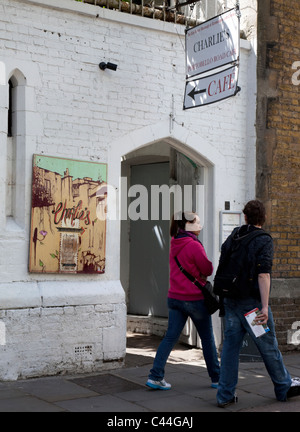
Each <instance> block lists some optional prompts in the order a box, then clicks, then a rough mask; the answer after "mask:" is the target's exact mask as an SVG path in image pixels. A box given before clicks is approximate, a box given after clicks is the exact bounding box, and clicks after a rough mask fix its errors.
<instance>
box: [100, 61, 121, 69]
mask: <svg viewBox="0 0 300 432" xmlns="http://www.w3.org/2000/svg"><path fill="white" fill-rule="evenodd" d="M117 67H118V65H116V64H114V63H110V62H107V63H105V62H101V63H100V64H99V68H100V69H101V70H105V69H110V70H113V71H116V70H117Z"/></svg>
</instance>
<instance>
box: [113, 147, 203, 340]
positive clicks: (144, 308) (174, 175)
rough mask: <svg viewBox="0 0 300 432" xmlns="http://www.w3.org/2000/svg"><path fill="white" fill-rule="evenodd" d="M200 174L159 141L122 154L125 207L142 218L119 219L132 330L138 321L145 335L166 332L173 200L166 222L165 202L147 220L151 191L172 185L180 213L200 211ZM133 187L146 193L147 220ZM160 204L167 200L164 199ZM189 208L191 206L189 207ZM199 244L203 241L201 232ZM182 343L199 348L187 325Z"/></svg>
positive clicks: (123, 278) (195, 166)
mask: <svg viewBox="0 0 300 432" xmlns="http://www.w3.org/2000/svg"><path fill="white" fill-rule="evenodd" d="M204 173H205V168H204V167H203V166H200V165H198V164H197V163H195V162H194V161H193V160H192V159H190V158H188V157H187V156H185V155H184V154H183V153H181V152H180V151H178V150H177V149H175V148H173V147H172V146H171V145H169V144H167V143H161V142H160V143H159V145H158V144H156V145H151V146H147V147H143V148H142V149H140V150H139V151H135V152H132V154H128V155H126V157H125V158H124V161H123V163H122V177H123V176H125V177H126V178H127V191H126V192H127V194H126V195H127V196H128V198H127V196H126V199H127V207H128V208H129V206H130V205H134V206H135V211H136V213H138V212H140V216H141V217H140V218H138V214H137V218H136V220H131V219H130V218H128V219H127V220H122V225H121V281H122V285H123V288H124V289H125V292H126V297H127V309H128V318H129V319H128V322H130V323H132V322H133V323H134V324H133V326H136V320H138V321H139V324H138V326H137V327H138V328H139V329H141V328H143V331H144V332H148V333H149V332H150V333H153V334H157V335H162V334H163V333H164V331H165V329H166V325H167V316H168V308H167V293H168V289H169V247H170V240H171V239H170V235H169V230H170V220H171V217H172V214H173V212H174V195H173V194H172V193H170V192H169V196H168V199H169V202H168V204H169V214H168V217H167V218H166V217H165V208H166V207H165V208H164V215H163V214H162V204H163V202H162V200H160V202H159V210H160V211H159V217H158V218H157V219H155V220H153V219H151V210H152V208H151V205H153V202H151V198H153V197H152V194H151V186H153V185H156V186H157V187H159V186H162V185H165V186H167V187H168V188H170V190H171V189H172V186H174V185H177V186H180V190H181V192H182V197H181V199H182V208H183V205H184V206H185V209H186V210H192V211H198V212H199V208H197V205H198V201H199V200H198V197H197V188H196V186H197V185H202V184H204V178H205V176H204ZM135 186H142V187H143V188H144V190H145V191H147V197H148V198H147V207H148V208H147V217H145V209H141V208H140V207H139V206H138V203H139V198H140V196H139V195H138V194H136V193H134V194H133V195H132V196H131V197H130V195H131V194H130V193H129V190H130V189H131V188H132V187H135ZM186 186H188V188H186ZM124 192H125V191H123V193H122V196H123V197H124V195H125V193H124ZM132 197H133V198H132ZM162 199H163V200H166V196H164V197H163V198H162ZM184 201H185V203H184ZM187 203H190V204H189V206H188V208H186V205H187ZM164 204H166V203H164ZM200 213H201V212H200ZM163 216H164V217H163ZM200 240H201V241H203V238H202V233H201V234H200ZM133 316H134V319H133ZM163 320H164V323H163ZM142 322H143V323H142ZM145 322H147V323H148V327H147V324H145ZM164 326H165V328H164ZM181 341H183V342H185V343H187V344H189V345H193V346H195V345H197V332H196V331H195V329H194V326H193V324H192V323H191V321H190V320H188V322H187V324H186V326H185V329H184V331H183V333H182V337H181Z"/></svg>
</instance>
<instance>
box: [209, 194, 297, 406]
mask: <svg viewBox="0 0 300 432" xmlns="http://www.w3.org/2000/svg"><path fill="white" fill-rule="evenodd" d="M243 213H244V217H245V223H246V225H243V226H242V227H240V228H238V229H235V230H234V231H233V233H232V234H231V236H229V237H228V239H227V240H226V241H225V242H224V244H223V245H222V249H221V257H220V263H219V267H220V265H221V263H222V262H223V260H224V257H225V255H226V253H227V252H228V251H229V250H230V247H231V245H232V243H233V242H234V241H236V240H238V239H241V238H242V237H244V236H247V235H249V234H250V233H251V232H253V231H254V230H261V231H263V230H262V226H263V224H264V222H265V208H264V206H263V204H262V203H261V202H260V201H258V200H252V201H249V202H248V203H247V204H246V206H245V208H244V210H243ZM263 232H264V231H263ZM247 248H248V251H247V259H248V263H253V268H254V277H253V285H252V291H251V292H250V293H248V294H246V297H244V298H243V297H242V298H224V309H225V335H224V336H225V338H224V344H223V350H222V356H221V374H220V380H219V385H218V392H217V403H218V406H219V407H222V408H223V407H226V406H227V405H229V404H232V403H235V402H237V396H236V393H235V388H236V385H237V381H238V366H239V352H240V348H241V345H242V341H243V338H244V336H245V334H246V332H248V333H249V335H250V336H251V337H252V338H253V340H254V342H255V343H256V346H257V348H258V350H259V352H260V354H261V357H262V359H263V361H264V363H265V366H266V369H267V371H268V373H269V376H270V378H271V380H272V381H273V384H274V390H275V395H276V398H277V399H278V400H279V401H286V400H287V399H288V398H289V397H292V396H296V395H299V394H300V379H299V378H294V379H292V378H291V377H290V374H289V372H288V371H287V370H286V368H285V366H284V364H283V359H282V355H281V353H280V351H279V349H278V343H277V339H276V335H275V328H274V321H273V316H272V312H271V309H270V307H269V294H270V286H271V269H272V260H273V240H272V238H271V236H269V235H268V234H267V233H265V234H263V235H259V236H256V237H255V238H253V239H252V240H251V241H250V243H249V244H248V246H247ZM247 268H248V266H247ZM245 270H246V269H245ZM217 272H218V271H217ZM255 308H258V309H259V311H260V313H259V314H258V315H257V317H256V318H255V320H254V321H255V322H256V324H262V325H264V324H266V325H267V326H268V327H269V330H270V331H268V332H266V333H265V334H263V336H260V337H256V336H255V335H254V333H253V331H252V329H251V326H250V325H249V324H248V322H247V320H246V318H245V314H247V313H248V312H249V311H251V310H253V309H255Z"/></svg>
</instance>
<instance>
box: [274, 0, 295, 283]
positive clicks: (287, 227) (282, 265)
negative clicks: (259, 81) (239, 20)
mask: <svg viewBox="0 0 300 432" xmlns="http://www.w3.org/2000/svg"><path fill="white" fill-rule="evenodd" d="M271 14H272V15H273V16H274V17H276V18H277V20H278V28H279V39H278V41H277V42H276V43H275V45H274V46H272V45H271V46H270V47H269V49H268V52H267V62H268V66H269V68H270V69H273V70H274V71H276V75H277V92H278V95H277V97H276V98H275V99H272V100H270V101H269V104H268V107H267V128H268V129H273V130H275V131H276V148H274V153H273V159H272V173H271V176H270V190H269V194H270V200H271V223H270V229H271V231H272V234H273V236H274V238H275V241H276V258H275V261H274V277H279V278H300V206H299V198H300V176H299V168H300V105H299V102H300V98H299V90H300V89H299V86H296V85H294V84H293V82H292V75H293V73H294V71H293V69H292V65H293V63H294V62H295V61H300V51H299V50H300V9H299V1H298V0H291V1H288V2H282V1H277V0H272V1H271ZM299 285H300V280H299ZM299 289H300V287H299Z"/></svg>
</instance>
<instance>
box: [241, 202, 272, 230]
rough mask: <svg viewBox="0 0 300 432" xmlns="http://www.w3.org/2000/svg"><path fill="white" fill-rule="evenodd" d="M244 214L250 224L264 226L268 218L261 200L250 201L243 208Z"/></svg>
mask: <svg viewBox="0 0 300 432" xmlns="http://www.w3.org/2000/svg"><path fill="white" fill-rule="evenodd" d="M243 213H244V215H246V217H247V223H248V224H249V225H260V226H263V224H264V223H265V220H266V210H265V206H264V205H263V203H262V202H261V201H259V200H252V201H249V202H248V203H247V204H246V205H245V207H244V210H243Z"/></svg>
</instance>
